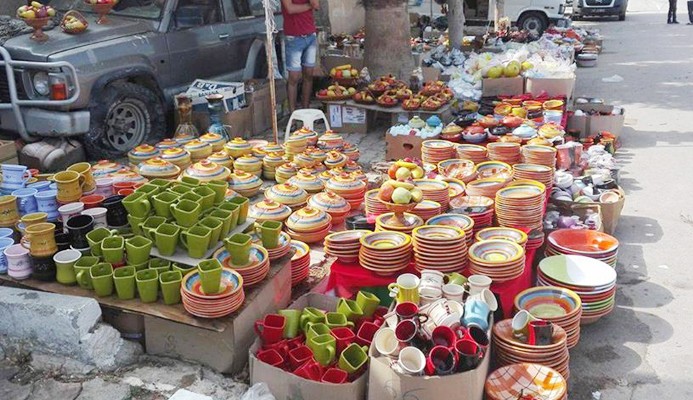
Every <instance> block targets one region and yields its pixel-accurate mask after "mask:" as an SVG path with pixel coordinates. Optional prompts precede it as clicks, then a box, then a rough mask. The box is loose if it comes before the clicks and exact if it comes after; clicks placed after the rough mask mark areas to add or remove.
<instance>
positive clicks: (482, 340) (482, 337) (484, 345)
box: [467, 325, 490, 353]
mask: <svg viewBox="0 0 693 400" xmlns="http://www.w3.org/2000/svg"><path fill="white" fill-rule="evenodd" d="M467 337H468V338H471V339H472V340H473V341H474V342H475V343H476V344H478V345H479V347H481V351H482V352H483V353H486V349H488V345H489V343H490V341H489V338H488V335H487V334H486V331H485V330H483V329H481V328H479V327H478V326H476V325H472V326H470V327H469V328H467Z"/></svg>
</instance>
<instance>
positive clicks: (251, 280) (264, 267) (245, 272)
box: [214, 244, 270, 287]
mask: <svg viewBox="0 0 693 400" xmlns="http://www.w3.org/2000/svg"><path fill="white" fill-rule="evenodd" d="M214 258H216V259H217V260H219V262H220V263H221V265H222V266H223V267H224V268H232V269H233V270H234V271H236V272H238V273H239V274H240V275H241V276H242V277H243V286H245V287H248V286H252V285H255V284H257V283H260V282H261V281H262V280H263V279H265V277H266V276H267V274H268V273H269V270H270V259H269V254H267V250H266V249H265V248H264V247H262V246H261V245H259V244H251V245H250V259H249V260H248V262H247V263H246V264H245V265H235V264H233V263H232V262H231V254H229V252H228V250H226V249H225V248H223V247H222V248H221V249H219V250H217V251H216V252H215V253H214Z"/></svg>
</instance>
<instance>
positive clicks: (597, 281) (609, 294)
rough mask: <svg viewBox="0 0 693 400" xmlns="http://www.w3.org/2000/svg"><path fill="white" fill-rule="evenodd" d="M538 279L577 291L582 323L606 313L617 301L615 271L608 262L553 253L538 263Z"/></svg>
mask: <svg viewBox="0 0 693 400" xmlns="http://www.w3.org/2000/svg"><path fill="white" fill-rule="evenodd" d="M537 283H538V284H539V285H542V286H558V287H562V288H566V289H570V290H572V291H574V292H575V293H577V295H578V296H580V300H582V318H581V323H582V324H583V325H586V324H590V323H593V322H596V321H597V320H598V319H599V318H601V317H603V316H605V315H607V314H609V313H610V312H611V311H612V310H613V309H614V306H615V304H616V271H615V270H614V269H613V268H611V267H610V266H609V265H608V264H606V263H604V262H601V261H599V260H595V259H593V258H589V257H583V256H553V257H547V258H545V259H543V260H541V262H540V263H539V268H537Z"/></svg>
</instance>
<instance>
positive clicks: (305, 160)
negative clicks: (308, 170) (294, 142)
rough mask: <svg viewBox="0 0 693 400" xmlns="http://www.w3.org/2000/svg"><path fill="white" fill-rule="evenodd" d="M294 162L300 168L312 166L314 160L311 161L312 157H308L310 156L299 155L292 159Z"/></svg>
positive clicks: (305, 154)
mask: <svg viewBox="0 0 693 400" xmlns="http://www.w3.org/2000/svg"><path fill="white" fill-rule="evenodd" d="M294 162H295V163H296V164H298V165H300V166H309V165H313V163H315V160H314V159H313V157H311V156H310V154H307V153H301V154H298V155H296V156H295V157H294Z"/></svg>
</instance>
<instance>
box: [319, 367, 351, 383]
mask: <svg viewBox="0 0 693 400" xmlns="http://www.w3.org/2000/svg"><path fill="white" fill-rule="evenodd" d="M348 377H349V374H347V372H346V371H344V370H341V369H339V368H330V369H328V370H327V371H325V373H324V374H323V375H322V379H321V381H322V382H326V383H344V382H346V381H347V378H348Z"/></svg>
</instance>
